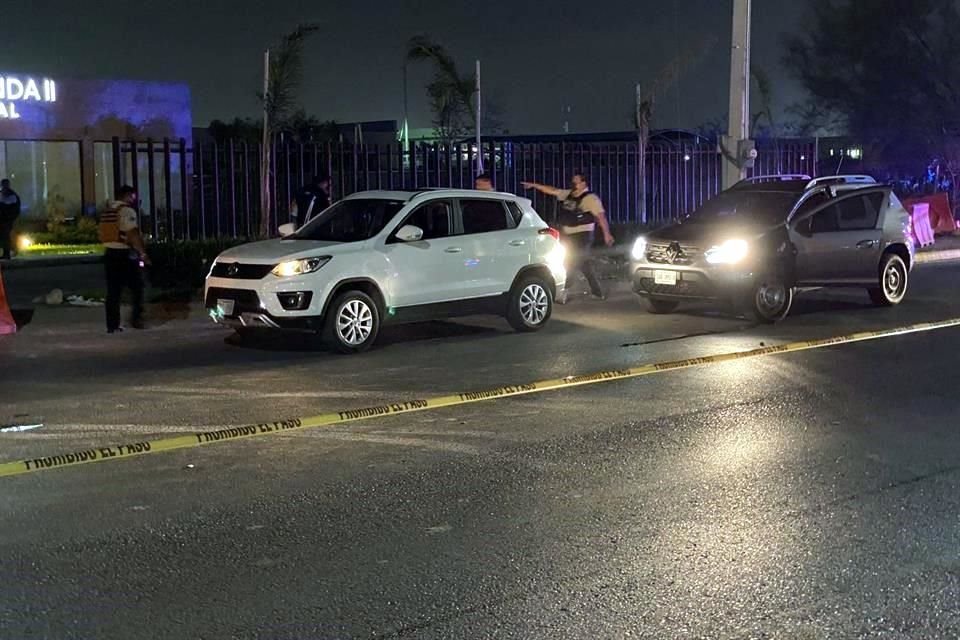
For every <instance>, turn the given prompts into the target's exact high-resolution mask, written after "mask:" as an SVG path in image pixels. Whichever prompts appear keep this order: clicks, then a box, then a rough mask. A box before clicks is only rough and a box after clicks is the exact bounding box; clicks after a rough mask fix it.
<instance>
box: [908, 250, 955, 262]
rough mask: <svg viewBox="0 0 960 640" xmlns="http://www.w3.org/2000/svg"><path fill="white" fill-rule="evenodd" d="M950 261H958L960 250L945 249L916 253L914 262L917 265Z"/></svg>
mask: <svg viewBox="0 0 960 640" xmlns="http://www.w3.org/2000/svg"><path fill="white" fill-rule="evenodd" d="M950 260H960V249H945V250H943V251H930V252H925V251H918V252H917V255H916V258H915V262H916V263H917V264H929V263H931V262H948V261H950Z"/></svg>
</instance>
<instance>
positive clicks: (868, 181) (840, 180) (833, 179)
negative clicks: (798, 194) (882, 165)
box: [807, 174, 877, 190]
mask: <svg viewBox="0 0 960 640" xmlns="http://www.w3.org/2000/svg"><path fill="white" fill-rule="evenodd" d="M835 184H858V185H874V184H877V181H876V179H875V178H874V177H873V176H867V175H854V174H851V175H839V176H822V177H820V178H815V179H813V180H811V181H810V182H809V183H807V189H808V190H809V189H813V188H814V187H819V186H823V185H835Z"/></svg>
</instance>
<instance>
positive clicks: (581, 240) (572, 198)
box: [521, 173, 614, 303]
mask: <svg viewBox="0 0 960 640" xmlns="http://www.w3.org/2000/svg"><path fill="white" fill-rule="evenodd" d="M521 184H522V185H523V187H524V188H525V189H536V190H537V191H539V192H541V193H544V194H546V195H548V196H552V197H555V198H556V199H557V200H558V201H559V202H560V213H559V217H558V223H559V224H560V232H561V235H562V236H563V241H564V245H565V246H566V247H567V256H568V261H567V262H568V265H569V267H568V268H569V269H570V270H571V271H574V270H579V271H580V272H581V273H582V274H583V277H585V278H586V279H587V283H588V284H589V285H590V293H591V295H593V297H594V298H597V299H599V300H605V299H606V294H605V293H604V291H603V287H601V286H600V279H599V278H597V274H596V272H595V271H594V268H593V260H592V259H591V257H590V252H591V250H592V248H593V241H594V234H595V233H596V228H597V226H599V227H600V231H601V233H603V242H604V244H605V245H607V246H608V247H610V246H613V242H614V239H613V235H611V233H610V225H609V223H608V222H607V214H606V211H605V210H604V208H603V202H602V201H601V200H600V197H599V196H597V194H595V193H593V192H592V191H590V185H589V184H587V180H586V178H585V177H584V175H583V174H581V173H577V174H574V176H573V178H572V179H571V181H570V188H569V189H558V188H556V187H551V186H548V185H543V184H537V183H536V182H523V183H521ZM560 302H561V303H562V302H564V301H563V300H561V301H560Z"/></svg>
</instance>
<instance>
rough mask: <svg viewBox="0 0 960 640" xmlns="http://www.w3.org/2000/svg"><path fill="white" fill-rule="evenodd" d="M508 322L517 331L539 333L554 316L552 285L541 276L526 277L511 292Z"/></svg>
mask: <svg viewBox="0 0 960 640" xmlns="http://www.w3.org/2000/svg"><path fill="white" fill-rule="evenodd" d="M508 305H509V306H508V307H507V322H509V323H510V326H511V327H513V328H514V329H515V330H517V331H524V332H530V331H537V330H539V329H540V328H542V327H543V325H545V324H546V323H547V320H549V319H550V316H551V315H552V314H553V294H552V293H551V289H550V285H548V284H547V282H546V281H545V280H544V279H543V278H541V277H539V276H533V275H531V276H524V277H522V278H520V280H519V281H518V282H517V284H516V285H515V286H514V287H513V290H512V291H511V292H510V301H509V302H508Z"/></svg>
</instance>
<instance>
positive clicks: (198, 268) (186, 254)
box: [147, 238, 246, 290]
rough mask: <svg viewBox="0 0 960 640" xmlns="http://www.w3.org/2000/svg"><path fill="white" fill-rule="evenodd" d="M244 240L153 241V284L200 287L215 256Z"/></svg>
mask: <svg viewBox="0 0 960 640" xmlns="http://www.w3.org/2000/svg"><path fill="white" fill-rule="evenodd" d="M244 242H246V240H244V239H232V238H231V239H227V238H219V239H211V240H181V241H175V242H158V243H156V244H151V245H149V246H148V247H147V253H148V254H149V255H150V261H151V262H152V263H153V266H152V267H151V268H150V284H151V285H152V286H153V287H154V288H157V289H180V290H182V289H192V290H196V289H199V288H201V287H203V281H204V279H206V277H207V273H208V272H209V271H210V265H211V264H212V262H213V260H214V258H216V257H217V256H218V255H219V254H220V253H221V252H223V251H225V250H227V249H229V248H230V247H235V246H237V245H238V244H243V243H244Z"/></svg>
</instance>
